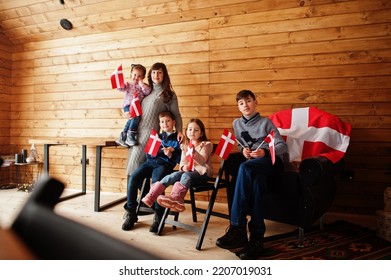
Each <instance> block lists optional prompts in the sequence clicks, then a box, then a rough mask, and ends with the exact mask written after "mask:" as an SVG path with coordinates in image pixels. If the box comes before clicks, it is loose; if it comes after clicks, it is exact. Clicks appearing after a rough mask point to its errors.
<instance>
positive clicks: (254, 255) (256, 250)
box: [239, 237, 263, 260]
mask: <svg viewBox="0 0 391 280" xmlns="http://www.w3.org/2000/svg"><path fill="white" fill-rule="evenodd" d="M262 252H263V238H251V237H250V241H249V242H248V244H247V246H246V247H245V248H244V249H243V250H242V251H241V252H240V254H239V258H240V259H242V260H257V259H258V258H259V256H260V255H261V254H262Z"/></svg>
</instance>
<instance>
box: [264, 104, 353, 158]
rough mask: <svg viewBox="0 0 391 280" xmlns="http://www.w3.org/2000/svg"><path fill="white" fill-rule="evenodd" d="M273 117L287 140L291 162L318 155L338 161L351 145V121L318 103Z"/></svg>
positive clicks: (277, 113)
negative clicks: (318, 107)
mask: <svg viewBox="0 0 391 280" xmlns="http://www.w3.org/2000/svg"><path fill="white" fill-rule="evenodd" d="M270 119H271V120H272V121H273V123H274V125H275V126H276V127H277V128H278V130H279V132H280V134H281V136H282V137H283V138H284V139H285V141H286V143H287V144H288V151H289V158H290V161H291V162H292V161H302V160H303V159H305V158H308V157H312V156H318V155H319V156H324V157H326V158H328V159H329V160H331V161H332V162H333V163H336V162H337V161H339V160H340V159H341V158H342V157H343V156H344V154H345V152H346V150H347V148H348V146H349V142H350V131H351V125H350V124H349V123H346V122H342V121H341V120H340V119H339V118H338V117H336V116H334V115H331V114H329V113H327V112H325V111H322V110H319V109H317V108H315V107H306V108H296V109H289V110H284V111H280V112H276V113H275V114H273V115H271V116H270Z"/></svg>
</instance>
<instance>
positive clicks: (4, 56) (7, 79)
mask: <svg viewBox="0 0 391 280" xmlns="http://www.w3.org/2000/svg"><path fill="white" fill-rule="evenodd" d="M11 51H12V49H11V44H10V42H9V41H8V39H7V37H5V36H4V34H1V33H0V120H1V121H0V155H6V154H8V153H9V151H10V131H11V122H10V120H11V114H12V112H11V106H10V104H11V100H12V99H11V97H12V96H11V72H12V56H11ZM0 184H1V182H0Z"/></svg>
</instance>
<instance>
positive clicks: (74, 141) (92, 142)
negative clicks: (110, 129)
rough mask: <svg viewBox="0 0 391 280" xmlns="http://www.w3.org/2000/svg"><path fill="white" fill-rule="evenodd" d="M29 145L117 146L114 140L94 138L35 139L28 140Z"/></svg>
mask: <svg viewBox="0 0 391 280" xmlns="http://www.w3.org/2000/svg"><path fill="white" fill-rule="evenodd" d="M29 144H41V145H44V144H50V145H87V146H118V145H117V143H115V141H114V140H107V138H95V137H81V138H79V137H61V138H35V139H29Z"/></svg>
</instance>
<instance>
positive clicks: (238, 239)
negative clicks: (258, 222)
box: [216, 225, 248, 251]
mask: <svg viewBox="0 0 391 280" xmlns="http://www.w3.org/2000/svg"><path fill="white" fill-rule="evenodd" d="M247 243H248V239H247V231H246V227H239V226H233V225H230V226H229V228H228V230H227V232H226V233H225V235H223V236H222V237H220V238H218V239H217V240H216V246H218V247H220V248H223V249H227V250H231V251H237V250H240V249H242V248H244V247H245V246H246V245H247Z"/></svg>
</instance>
